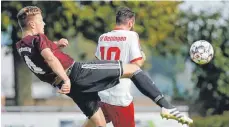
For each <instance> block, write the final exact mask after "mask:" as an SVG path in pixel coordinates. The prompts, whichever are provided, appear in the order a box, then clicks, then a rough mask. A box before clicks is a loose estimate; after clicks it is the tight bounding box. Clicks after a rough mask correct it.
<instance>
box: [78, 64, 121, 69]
mask: <svg viewBox="0 0 229 127" xmlns="http://www.w3.org/2000/svg"><path fill="white" fill-rule="evenodd" d="M81 67H82V68H86V69H119V68H120V65H119V64H113V63H107V64H84V65H82V66H81Z"/></svg>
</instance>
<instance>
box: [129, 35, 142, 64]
mask: <svg viewBox="0 0 229 127" xmlns="http://www.w3.org/2000/svg"><path fill="white" fill-rule="evenodd" d="M129 46H130V56H129V59H130V63H132V62H135V61H137V60H141V59H142V54H141V46H140V42H139V36H138V34H137V33H133V35H132V41H131V43H130V45H129Z"/></svg>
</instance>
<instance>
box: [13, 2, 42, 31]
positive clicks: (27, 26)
mask: <svg viewBox="0 0 229 127" xmlns="http://www.w3.org/2000/svg"><path fill="white" fill-rule="evenodd" d="M41 12H42V11H41V9H40V8H38V7H36V6H26V7H24V8H22V9H21V10H20V11H19V12H18V14H17V19H18V24H19V26H20V27H21V29H22V30H23V31H24V30H26V31H31V32H33V34H37V33H44V25H45V23H44V22H43V17H42V15H41Z"/></svg>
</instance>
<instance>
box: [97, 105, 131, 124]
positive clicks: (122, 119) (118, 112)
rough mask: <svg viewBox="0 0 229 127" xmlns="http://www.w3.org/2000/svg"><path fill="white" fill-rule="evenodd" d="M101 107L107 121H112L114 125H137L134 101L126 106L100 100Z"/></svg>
mask: <svg viewBox="0 0 229 127" xmlns="http://www.w3.org/2000/svg"><path fill="white" fill-rule="evenodd" d="M100 107H101V109H102V111H103V114H104V116H105V119H106V122H107V123H109V122H112V124H113V125H114V127H135V121H134V104H133V102H131V103H130V105H129V106H126V107H122V106H115V105H110V104H106V103H103V102H100Z"/></svg>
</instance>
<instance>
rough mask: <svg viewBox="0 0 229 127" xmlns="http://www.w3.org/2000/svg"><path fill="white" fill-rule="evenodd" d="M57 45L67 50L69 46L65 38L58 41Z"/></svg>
mask: <svg viewBox="0 0 229 127" xmlns="http://www.w3.org/2000/svg"><path fill="white" fill-rule="evenodd" d="M57 45H58V47H59V48H65V47H67V46H68V40H67V39H65V38H61V39H60V40H59V41H57Z"/></svg>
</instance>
